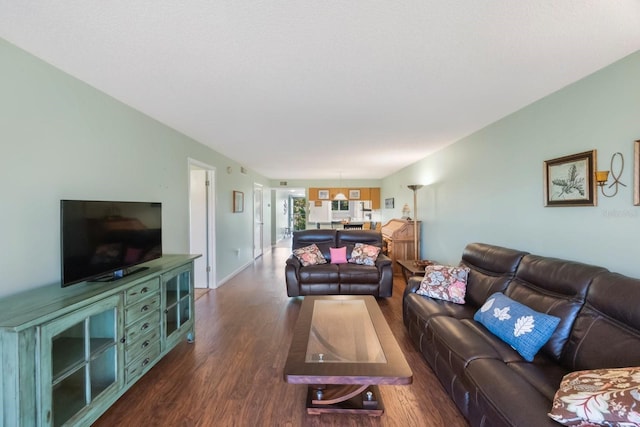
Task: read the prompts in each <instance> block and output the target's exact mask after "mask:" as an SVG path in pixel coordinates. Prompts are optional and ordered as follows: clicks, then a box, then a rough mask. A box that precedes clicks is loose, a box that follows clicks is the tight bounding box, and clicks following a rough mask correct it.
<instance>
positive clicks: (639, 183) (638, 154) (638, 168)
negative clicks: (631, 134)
mask: <svg viewBox="0 0 640 427" xmlns="http://www.w3.org/2000/svg"><path fill="white" fill-rule="evenodd" d="M633 204H634V205H636V206H640V139H639V140H637V141H636V142H635V144H634V147H633Z"/></svg>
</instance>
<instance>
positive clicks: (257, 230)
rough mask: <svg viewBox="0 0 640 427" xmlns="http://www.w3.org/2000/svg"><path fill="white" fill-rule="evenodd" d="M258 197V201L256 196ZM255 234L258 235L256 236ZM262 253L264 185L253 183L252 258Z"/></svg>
mask: <svg viewBox="0 0 640 427" xmlns="http://www.w3.org/2000/svg"><path fill="white" fill-rule="evenodd" d="M258 195H259V197H260V200H259V203H256V198H257V197H258ZM256 235H258V237H257V238H256ZM263 254H264V186H263V185H262V184H258V183H257V182H254V183H253V259H256V258H259V257H261V256H262V255H263Z"/></svg>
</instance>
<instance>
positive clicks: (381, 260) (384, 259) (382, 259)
mask: <svg viewBox="0 0 640 427" xmlns="http://www.w3.org/2000/svg"><path fill="white" fill-rule="evenodd" d="M391 263H392V261H391V258H389V257H388V256H386V255H385V254H378V258H377V259H376V267H378V269H380V268H382V267H384V266H385V265H391Z"/></svg>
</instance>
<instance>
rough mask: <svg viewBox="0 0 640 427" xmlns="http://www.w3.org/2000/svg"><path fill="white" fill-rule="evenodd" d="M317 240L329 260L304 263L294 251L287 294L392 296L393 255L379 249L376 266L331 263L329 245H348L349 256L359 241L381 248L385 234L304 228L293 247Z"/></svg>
mask: <svg viewBox="0 0 640 427" xmlns="http://www.w3.org/2000/svg"><path fill="white" fill-rule="evenodd" d="M314 243H315V244H316V245H317V246H318V248H319V249H320V251H321V252H322V254H323V255H324V257H325V259H327V264H320V265H310V266H306V267H303V266H302V264H301V263H300V261H299V260H298V259H297V258H296V257H295V256H294V255H291V256H290V257H289V258H288V259H287V262H286V266H285V280H286V283H287V295H289V296H290V297H296V296H301V295H373V296H376V297H390V296H391V292H392V290H393V268H392V265H391V259H390V258H389V257H388V256H386V255H384V254H382V253H380V254H379V255H378V258H377V259H376V262H375V266H367V265H360V264H351V263H347V264H331V263H330V262H329V261H330V259H331V253H330V250H329V248H339V247H343V246H346V247H347V257H349V255H350V254H351V251H352V250H353V247H354V246H355V244H356V243H364V244H367V245H372V246H377V247H379V248H382V234H381V233H380V232H379V231H370V230H334V229H331V230H328V229H322V230H302V231H296V232H294V233H293V239H292V249H294V250H295V249H298V248H302V247H305V246H309V245H311V244H314Z"/></svg>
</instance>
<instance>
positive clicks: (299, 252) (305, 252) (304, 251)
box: [293, 243, 327, 267]
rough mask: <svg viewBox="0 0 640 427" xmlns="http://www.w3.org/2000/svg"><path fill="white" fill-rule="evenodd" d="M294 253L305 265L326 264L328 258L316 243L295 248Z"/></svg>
mask: <svg viewBox="0 0 640 427" xmlns="http://www.w3.org/2000/svg"><path fill="white" fill-rule="evenodd" d="M293 254H294V255H295V256H296V258H298V259H299V260H300V262H301V263H302V266H303V267H308V266H310V265H318V264H326V263H327V260H326V259H325V258H324V255H322V251H320V248H318V245H316V244H315V243H313V244H311V245H309V246H305V247H304V248H298V249H294V250H293Z"/></svg>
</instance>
